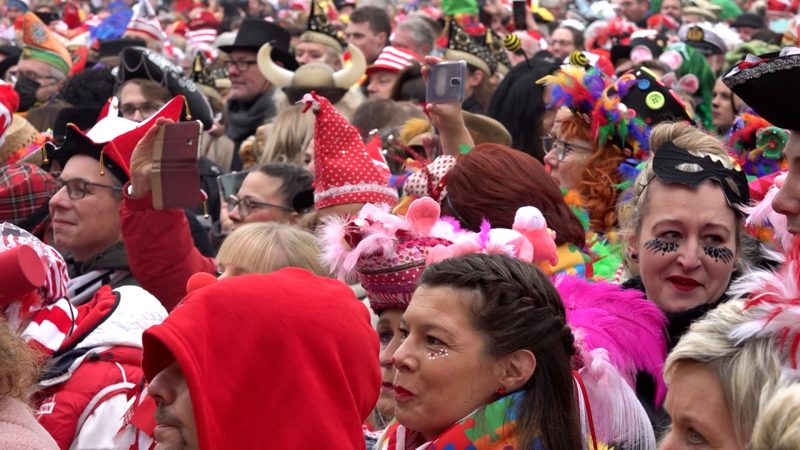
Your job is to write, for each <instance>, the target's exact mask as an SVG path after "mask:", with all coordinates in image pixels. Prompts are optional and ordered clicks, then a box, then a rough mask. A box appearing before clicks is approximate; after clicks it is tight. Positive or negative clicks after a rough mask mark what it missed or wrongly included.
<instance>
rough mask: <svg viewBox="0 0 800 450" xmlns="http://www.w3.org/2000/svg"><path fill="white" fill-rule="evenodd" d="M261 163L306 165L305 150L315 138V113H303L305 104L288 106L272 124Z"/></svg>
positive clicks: (268, 131)
mask: <svg viewBox="0 0 800 450" xmlns="http://www.w3.org/2000/svg"><path fill="white" fill-rule="evenodd" d="M266 134H267V138H266V140H265V142H264V151H263V152H262V153H261V159H260V160H259V162H260V163H262V164H263V163H267V162H284V163H289V164H297V165H300V166H304V165H305V155H304V154H303V151H304V150H305V149H306V147H308V144H309V143H310V142H311V139H313V138H314V115H313V114H310V113H306V114H303V105H291V106H287V107H286V108H285V109H284V110H283V111H281V113H280V114H278V116H277V117H276V118H275V120H274V121H273V122H272V124H270V126H269V128H268V130H267V132H266Z"/></svg>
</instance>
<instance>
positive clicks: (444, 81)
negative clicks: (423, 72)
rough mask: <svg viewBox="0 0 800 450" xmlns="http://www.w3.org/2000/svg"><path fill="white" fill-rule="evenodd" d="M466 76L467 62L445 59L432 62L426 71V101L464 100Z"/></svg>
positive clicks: (452, 101) (456, 101)
mask: <svg viewBox="0 0 800 450" xmlns="http://www.w3.org/2000/svg"><path fill="white" fill-rule="evenodd" d="M466 77H467V63H466V62H464V61H446V62H441V63H439V64H434V65H432V66H431V68H430V72H428V84H427V85H426V86H425V101H426V102H427V103H460V102H463V101H464V80H465V79H466Z"/></svg>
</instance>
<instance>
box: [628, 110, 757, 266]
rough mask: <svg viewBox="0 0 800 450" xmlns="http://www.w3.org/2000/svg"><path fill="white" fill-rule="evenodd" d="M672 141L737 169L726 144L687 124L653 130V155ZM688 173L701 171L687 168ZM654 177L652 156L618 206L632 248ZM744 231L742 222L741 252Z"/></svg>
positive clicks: (664, 125)
mask: <svg viewBox="0 0 800 450" xmlns="http://www.w3.org/2000/svg"><path fill="white" fill-rule="evenodd" d="M670 141H671V142H672V143H673V144H675V146H677V147H680V148H682V149H685V150H686V151H688V152H689V153H691V154H692V155H695V156H698V157H706V156H708V157H710V158H711V159H713V160H714V161H717V162H721V163H722V165H723V166H724V167H725V168H727V169H733V167H734V166H733V162H732V161H731V159H730V157H729V156H728V152H727V150H725V147H724V146H723V145H722V142H720V140H719V139H718V138H717V137H715V136H713V135H711V134H709V133H706V132H704V131H700V130H698V129H697V128H695V127H693V126H692V125H689V124H688V123H686V122H675V123H664V124H661V125H657V126H656V127H654V128H653V129H652V130H651V131H650V151H651V152H656V151H658V148H659V147H661V146H662V145H664V144H666V143H667V142H670ZM686 170H687V171H692V170H697V169H696V168H693V167H687V168H686ZM654 178H655V173H654V172H653V158H652V157H651V158H650V160H649V161H647V163H646V165H645V167H644V169H643V170H642V172H641V173H639V175H638V176H637V177H636V181H635V182H634V183H633V186H631V187H630V188H629V189H628V190H627V191H626V193H625V194H624V195H622V196H621V198H622V199H624V200H623V201H621V202H620V204H619V205H618V206H617V219H618V220H619V227H620V235H621V236H622V237H623V242H624V243H625V245H628V242H629V240H630V238H632V237H634V236H638V234H639V232H640V231H641V226H642V218H644V217H645V216H646V215H647V213H648V211H649V206H650V202H649V201H648V196H647V192H648V191H647V189H645V188H646V187H647V185H648V184H650V183H652V182H653V181H654ZM742 231H743V228H742V224H741V221H739V224H738V227H737V232H736V247H737V249H738V248H739V244H740V243H741V241H742V239H741V238H742ZM624 254H625V255H626V261H625V262H626V265H627V267H628V268H630V267H631V265H632V264H631V261H628V259H627V254H628V252H624Z"/></svg>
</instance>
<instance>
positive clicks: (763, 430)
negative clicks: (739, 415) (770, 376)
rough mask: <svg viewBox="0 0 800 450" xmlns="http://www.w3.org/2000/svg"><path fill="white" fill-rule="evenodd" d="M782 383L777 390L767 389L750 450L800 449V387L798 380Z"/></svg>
mask: <svg viewBox="0 0 800 450" xmlns="http://www.w3.org/2000/svg"><path fill="white" fill-rule="evenodd" d="M780 384H781V386H779V387H778V388H777V389H776V388H774V387H773V386H766V387H764V391H763V393H762V396H761V411H760V414H759V416H758V419H757V420H756V424H755V426H754V427H753V435H752V437H751V438H750V443H749V445H748V447H747V448H748V450H796V449H798V448H800V384H798V380H797V379H785V380H782V382H781V383H780Z"/></svg>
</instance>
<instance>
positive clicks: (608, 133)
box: [592, 77, 650, 161]
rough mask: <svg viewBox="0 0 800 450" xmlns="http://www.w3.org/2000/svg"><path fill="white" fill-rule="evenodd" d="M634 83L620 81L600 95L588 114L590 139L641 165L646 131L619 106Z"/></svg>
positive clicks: (629, 111)
mask: <svg viewBox="0 0 800 450" xmlns="http://www.w3.org/2000/svg"><path fill="white" fill-rule="evenodd" d="M636 82H637V80H636V78H632V77H622V78H621V79H619V80H618V81H617V82H616V83H614V84H613V85H612V86H610V87H609V88H607V89H606V90H605V91H603V95H602V96H601V97H600V99H599V100H598V102H597V105H596V106H595V108H594V110H593V111H592V135H593V136H594V137H595V140H596V141H597V143H598V145H601V146H602V145H605V144H606V143H609V142H610V143H613V144H615V145H617V146H618V147H619V148H621V149H628V150H630V152H631V156H632V157H633V158H634V159H636V160H638V161H643V160H644V159H646V158H647V151H648V139H649V134H650V133H649V128H648V127H647V124H646V123H645V121H644V120H643V119H642V118H641V117H638V116H637V114H636V111H634V110H633V109H631V108H628V106H627V105H625V103H623V102H622V99H623V98H624V97H625V96H626V95H628V92H630V90H631V88H632V87H633V86H634V84H636Z"/></svg>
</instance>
